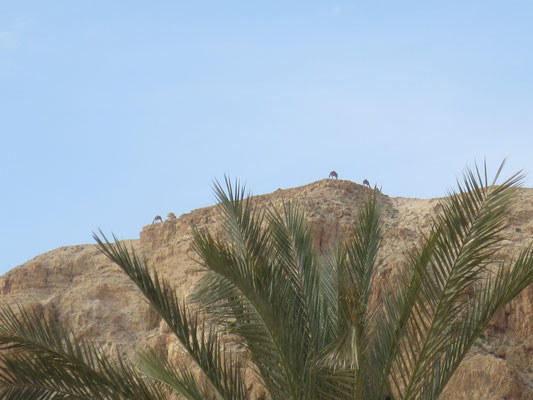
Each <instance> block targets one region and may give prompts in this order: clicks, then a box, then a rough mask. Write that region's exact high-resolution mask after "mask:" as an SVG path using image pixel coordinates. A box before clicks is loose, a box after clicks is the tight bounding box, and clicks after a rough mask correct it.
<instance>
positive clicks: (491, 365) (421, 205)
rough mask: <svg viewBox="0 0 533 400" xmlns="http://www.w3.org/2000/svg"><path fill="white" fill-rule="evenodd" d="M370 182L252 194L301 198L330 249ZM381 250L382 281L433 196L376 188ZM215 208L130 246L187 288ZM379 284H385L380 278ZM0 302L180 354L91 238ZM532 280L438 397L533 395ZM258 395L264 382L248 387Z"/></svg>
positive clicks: (144, 234)
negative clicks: (197, 230) (196, 233)
mask: <svg viewBox="0 0 533 400" xmlns="http://www.w3.org/2000/svg"><path fill="white" fill-rule="evenodd" d="M370 193H371V192H370V189H368V188H366V187H363V186H361V185H358V184H356V183H353V182H350V181H345V180H330V179H325V180H321V181H317V182H314V183H311V184H309V185H306V186H302V187H298V188H293V189H286V190H281V189H278V190H277V191H275V192H273V193H271V194H267V195H261V196H256V197H254V199H255V200H254V201H256V202H258V203H259V204H261V205H269V204H272V205H273V206H275V207H279V206H280V205H281V203H282V201H284V200H293V201H296V202H297V203H298V204H300V205H301V206H302V207H303V209H304V211H305V212H306V215H307V217H308V220H309V223H310V226H311V228H312V232H313V238H314V243H315V245H316V246H318V247H319V248H321V249H326V248H327V247H328V246H329V245H330V244H331V243H333V242H334V241H337V240H339V239H340V238H342V237H343V236H344V235H345V234H346V233H347V232H348V231H349V229H350V227H351V226H352V224H353V222H354V221H355V218H356V216H357V210H358V208H359V206H360V205H361V204H362V203H363V202H364V200H365V199H366V197H367V196H368V195H369V194H370ZM381 204H382V218H383V232H384V239H383V251H382V252H381V253H380V261H382V266H381V267H380V270H379V282H381V283H382V284H383V286H386V284H387V282H388V281H390V280H391V278H392V277H393V276H394V274H395V271H397V270H398V267H399V266H400V265H401V264H402V261H403V255H404V254H405V253H406V252H407V251H408V250H409V249H410V248H411V247H412V246H413V245H414V244H415V243H416V241H417V238H418V237H419V234H420V233H421V232H424V231H427V230H428V229H429V227H430V224H431V218H432V216H433V215H434V214H435V212H438V210H439V199H429V200H422V199H408V198H401V197H397V198H391V197H388V196H386V195H381ZM532 217H533V189H520V190H519V193H518V199H517V201H516V203H515V205H514V208H513V210H512V215H511V227H510V228H509V229H508V231H507V232H506V233H507V236H508V237H509V246H510V248H513V249H516V248H518V247H520V246H522V245H523V244H525V243H527V242H529V241H531V240H532V239H533V218H532ZM220 220H221V216H220V215H219V213H218V210H217V208H216V207H207V208H202V209H198V210H194V211H192V212H191V213H189V214H184V215H182V216H180V217H179V218H178V219H169V220H166V221H164V222H163V223H156V224H151V225H147V226H145V227H143V228H142V231H141V233H140V239H137V240H128V241H127V243H128V245H129V246H131V247H133V248H134V249H135V250H136V251H139V252H141V253H142V254H143V256H144V257H146V259H147V260H148V262H149V263H150V264H151V265H154V266H156V267H157V269H158V271H159V272H160V273H161V275H163V276H164V277H165V278H167V279H169V280H170V281H172V283H173V284H174V285H175V286H176V287H177V288H179V291H180V292H181V293H182V294H183V296H186V295H187V294H188V293H189V292H190V290H191V289H192V287H193V286H194V284H195V282H196V281H197V280H198V279H199V277H200V276H201V274H202V272H201V268H200V267H199V265H198V263H197V262H196V260H197V259H196V255H195V253H194V251H193V248H192V232H191V225H195V226H198V227H207V228H209V229H210V230H215V231H216V230H220ZM380 286H381V285H380ZM0 303H1V304H11V305H14V304H20V305H23V306H33V307H37V308H39V309H42V310H43V312H44V313H45V314H46V315H49V316H51V317H54V318H58V319H60V320H62V321H65V322H67V323H68V324H70V325H71V326H72V328H73V330H74V331H75V332H76V334H77V335H78V336H80V337H83V338H86V339H89V340H92V341H95V342H98V343H99V344H101V345H102V346H103V347H104V348H106V349H109V350H111V349H118V350H119V351H120V352H122V353H127V354H131V352H132V349H142V348H146V346H155V347H157V348H159V349H160V350H162V351H166V352H167V354H168V355H169V357H170V358H171V359H175V360H178V359H180V358H182V357H183V354H182V353H181V350H180V348H179V346H178V345H177V344H176V343H175V342H174V340H173V339H172V337H171V336H170V335H169V333H168V331H167V329H166V327H165V325H164V323H162V322H161V320H160V318H159V317H158V316H157V314H155V313H154V312H153V311H152V310H150V308H149V307H148V305H147V304H146V302H145V301H144V300H143V298H142V296H141V295H140V294H139V293H138V291H137V289H136V288H135V286H134V285H133V284H132V283H131V282H130V281H129V279H128V278H127V277H126V276H125V275H124V274H123V273H122V272H121V271H120V269H119V268H118V267H117V266H115V265H113V264H111V263H110V262H109V261H108V260H107V259H106V258H105V257H104V256H103V255H101V254H100V253H99V252H98V250H97V249H96V247H95V246H94V245H79V246H69V247H61V248H58V249H56V250H53V251H50V252H47V253H44V254H42V255H39V256H37V257H35V258H34V259H32V260H30V261H28V262H26V263H25V264H23V265H21V266H19V267H17V268H15V269H13V270H11V271H9V272H8V273H6V274H5V275H3V276H1V277H0ZM532 333H533V287H531V286H530V287H528V288H527V289H526V290H524V291H523V292H522V294H520V295H519V296H518V298H517V299H515V300H514V301H513V302H512V303H511V304H509V305H508V306H507V307H506V308H505V310H503V311H502V312H500V314H499V315H497V317H496V318H495V320H494V321H493V323H492V324H491V326H490V328H489V329H488V330H487V332H486V333H485V335H484V336H483V338H482V339H481V340H480V341H479V342H478V343H476V345H475V347H474V349H473V351H472V355H471V356H469V357H467V359H465V361H464V362H463V364H462V365H461V367H460V368H459V370H458V371H457V373H456V374H455V376H454V378H453V379H452V381H451V382H450V383H449V385H448V387H447V389H446V392H445V393H444V394H443V396H442V398H443V399H446V400H452V399H453V400H456V399H457V400H459V399H465V400H466V399H473V400H475V399H489V400H504V399H508V400H509V399H524V400H526V399H527V400H533V372H532V368H533V334H532ZM250 390H251V392H252V393H253V396H252V397H254V398H256V397H259V396H260V394H261V388H259V387H257V385H256V387H250Z"/></svg>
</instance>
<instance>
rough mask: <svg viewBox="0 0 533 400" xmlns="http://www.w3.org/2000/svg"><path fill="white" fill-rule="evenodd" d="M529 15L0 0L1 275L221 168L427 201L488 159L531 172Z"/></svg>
mask: <svg viewBox="0 0 533 400" xmlns="http://www.w3.org/2000/svg"><path fill="white" fill-rule="evenodd" d="M437 3H440V4H437ZM531 21H533V3H532V2H530V1H511V0H506V1H503V0H502V1H451V0H448V1H442V2H428V1H401V2H400V1H376V0H373V1H352V2H325V1H324V2H317V1H305V2H303V1H302V2H287V1H280V2H273V1H268V2H267V1H264V2H256V1H239V2H237V1H194V2H179V1H166V2H165V1H157V2H155V1H150V2H149V1H95V0H90V1H81V0H79V1H78V0H76V1H73V0H68V1H53V0H52V1H47V2H43V1H24V0H4V1H2V4H1V7H0V138H1V146H0V182H1V185H2V190H3V195H2V196H1V199H0V205H1V207H0V218H1V220H2V226H3V228H2V230H1V234H0V254H1V256H0V273H3V272H5V271H7V270H8V269H10V268H13V267H15V266H17V265H18V264H21V263H23V262H25V261H27V260H29V259H31V258H33V257H34V256H36V255H38V254H40V253H43V252H45V251H48V250H52V249H54V248H57V247H59V246H64V245H72V244H81V243H91V242H92V239H91V232H92V231H94V230H96V229H98V228H102V229H104V230H105V231H106V232H115V233H116V234H117V235H118V236H119V237H122V238H136V237H138V233H139V231H140V230H141V229H142V226H143V225H146V224H148V223H150V222H151V221H152V219H153V217H154V216H155V215H156V214H161V215H166V213H167V212H169V211H173V212H174V213H176V214H177V215H180V214H182V213H186V212H189V211H190V210H192V209H195V208H199V207H203V206H207V205H211V204H213V201H214V200H213V196H212V192H211V181H212V179H213V178H219V179H220V178H222V177H223V175H224V174H225V173H226V174H229V175H230V176H231V177H235V178H240V179H241V180H242V181H245V182H246V183H247V185H248V187H249V188H250V189H251V190H252V191H253V193H255V194H260V193H267V192H271V191H274V190H276V189H277V188H289V187H294V186H300V185H305V184H308V183H310V182H313V181H315V180H318V179H322V178H325V177H327V175H328V173H329V171H330V170H332V169H335V170H336V171H337V172H338V173H339V177H340V178H342V179H350V180H352V181H355V182H362V180H363V179H365V178H366V179H369V181H370V182H371V183H372V184H374V183H377V184H378V185H380V186H382V187H383V191H384V193H386V194H388V195H391V196H404V197H424V198H427V197H436V196H442V195H444V194H445V193H446V189H447V188H451V187H453V185H454V181H455V178H456V177H457V176H458V175H460V173H461V171H462V170H463V168H464V166H465V165H466V164H468V163H469V164H471V163H473V162H474V161H475V160H477V161H481V162H482V160H483V158H484V157H487V159H488V161H489V165H490V166H491V167H492V170H493V171H494V169H495V168H496V166H497V165H498V164H499V162H500V161H501V160H502V159H503V158H504V157H508V167H507V168H506V171H507V172H508V173H511V172H514V171H516V170H518V169H521V168H523V169H525V170H526V171H528V172H531V171H532V170H533V158H532V157H531V148H532V145H533V95H532V93H533V24H532V23H531ZM530 182H532V181H531V178H529V179H528V181H527V186H531V183H530Z"/></svg>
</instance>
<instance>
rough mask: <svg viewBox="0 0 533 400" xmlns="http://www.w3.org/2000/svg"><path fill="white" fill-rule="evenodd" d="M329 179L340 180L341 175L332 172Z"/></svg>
mask: <svg viewBox="0 0 533 400" xmlns="http://www.w3.org/2000/svg"><path fill="white" fill-rule="evenodd" d="M329 178H335V179H339V175H337V173H336V172H335V171H331V172H330V173H329Z"/></svg>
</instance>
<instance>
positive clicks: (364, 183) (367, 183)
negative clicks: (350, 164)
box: [363, 179, 370, 187]
mask: <svg viewBox="0 0 533 400" xmlns="http://www.w3.org/2000/svg"><path fill="white" fill-rule="evenodd" d="M363 186H368V187H370V182H368V179H365V180H364V181H363Z"/></svg>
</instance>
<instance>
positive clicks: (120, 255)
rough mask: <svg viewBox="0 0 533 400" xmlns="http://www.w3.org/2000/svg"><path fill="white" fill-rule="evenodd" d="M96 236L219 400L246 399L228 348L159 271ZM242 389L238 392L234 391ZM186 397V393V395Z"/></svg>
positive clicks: (106, 253)
mask: <svg viewBox="0 0 533 400" xmlns="http://www.w3.org/2000/svg"><path fill="white" fill-rule="evenodd" d="M100 235H101V236H102V238H100V237H99V236H97V235H96V234H95V235H94V238H95V240H96V242H97V244H98V247H99V249H100V250H101V251H102V253H104V254H105V255H106V256H107V257H108V258H109V259H110V260H111V261H113V262H114V263H115V264H117V265H118V266H119V267H120V268H121V269H122V270H123V271H124V272H125V273H126V274H127V275H128V276H129V277H130V278H131V279H132V280H133V282H134V283H135V284H136V285H137V287H138V288H139V289H140V290H141V292H142V293H143V295H144V296H145V297H146V299H147V300H148V301H149V303H150V305H151V306H152V308H153V309H154V310H155V311H156V312H157V313H158V314H159V315H160V316H161V318H162V319H163V320H164V321H165V323H166V324H167V325H168V327H169V328H170V330H171V331H172V333H173V334H174V335H175V336H176V338H177V339H178V340H179V342H180V343H181V345H182V346H183V348H184V349H185V350H186V351H187V353H188V354H189V356H190V357H191V359H192V360H193V361H194V363H195V364H196V365H197V366H198V367H199V368H200V370H201V371H202V372H203V374H204V375H205V377H206V381H207V382H208V384H209V386H210V389H211V390H212V391H213V392H214V394H215V396H216V397H217V399H226V400H232V399H235V400H240V399H246V396H247V395H246V390H245V389H244V382H243V379H242V374H241V372H240V371H239V369H238V368H236V367H235V366H234V365H231V364H229V363H228V362H227V360H226V356H225V354H226V348H225V346H224V345H223V344H222V343H221V341H220V340H219V337H218V335H217V334H216V332H215V331H213V330H206V329H205V325H204V323H203V322H201V321H199V319H198V316H197V315H196V316H192V315H191V313H190V312H189V311H188V309H187V308H186V307H185V305H184V304H183V301H180V300H179V299H178V297H177V295H176V292H175V290H173V289H172V288H171V286H170V285H169V284H168V283H167V282H166V281H165V280H164V279H162V278H160V277H159V275H158V273H157V271H153V272H152V273H150V271H149V270H148V267H147V265H146V262H145V261H141V259H140V258H139V257H138V256H137V255H136V254H135V252H134V251H133V250H130V251H129V250H128V249H127V248H126V247H125V246H124V245H123V244H122V243H121V242H120V241H119V240H118V239H117V238H116V237H114V240H115V242H114V243H111V242H109V241H108V240H107V238H106V237H105V235H104V234H103V233H102V232H101V231H100ZM235 388H239V389H238V390H234V389H235ZM183 394H184V395H186V394H187V393H183Z"/></svg>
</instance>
